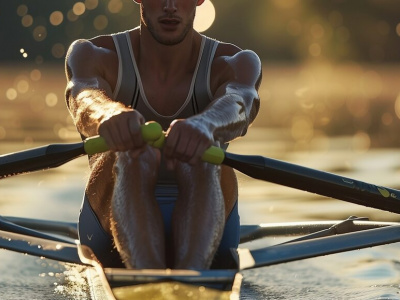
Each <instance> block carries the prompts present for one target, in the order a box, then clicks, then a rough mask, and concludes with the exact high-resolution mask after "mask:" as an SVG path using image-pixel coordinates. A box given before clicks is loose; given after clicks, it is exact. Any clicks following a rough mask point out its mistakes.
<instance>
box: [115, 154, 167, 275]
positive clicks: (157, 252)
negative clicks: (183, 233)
mask: <svg viewBox="0 0 400 300" xmlns="http://www.w3.org/2000/svg"><path fill="white" fill-rule="evenodd" d="M156 151H157V150H154V149H151V148H150V147H148V149H147V150H146V152H144V153H143V154H141V155H140V157H139V158H132V157H131V155H130V152H129V151H127V152H120V153H118V154H117V159H116V163H115V186H114V193H113V197H112V201H111V219H112V221H111V232H112V234H113V237H114V240H115V244H116V247H117V249H118V251H119V253H120V255H121V258H122V260H123V261H124V263H125V265H126V267H127V268H135V269H149V268H151V269H159V268H161V269H165V268H166V262H165V237H164V225H163V220H162V215H161V211H160V209H159V207H158V204H157V202H156V199H155V196H154V189H155V184H156V179H157V174H158V171H157V170H158V164H159V152H156Z"/></svg>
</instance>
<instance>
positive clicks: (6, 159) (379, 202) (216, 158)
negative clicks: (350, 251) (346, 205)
mask: <svg viewBox="0 0 400 300" xmlns="http://www.w3.org/2000/svg"><path fill="white" fill-rule="evenodd" d="M147 128H149V130H148V132H147ZM143 130H144V132H142V133H143V135H144V138H145V140H147V141H149V143H150V144H152V145H153V146H155V147H158V148H161V147H162V145H163V140H164V135H163V134H162V131H161V126H159V125H158V124H157V123H149V124H148V125H147V126H144V127H143ZM103 151H107V145H106V143H105V142H104V140H103V139H102V138H101V137H95V138H91V139H87V140H86V141H84V142H81V143H76V144H59V145H48V146H45V147H41V148H36V149H31V150H26V151H22V152H18V153H13V154H8V155H4V156H0V179H1V178H3V177H7V176H12V175H15V174H19V173H24V172H31V171H36V170H42V169H48V168H53V167H56V166H59V165H62V164H64V163H66V162H68V161H70V160H72V159H74V158H76V157H79V156H81V155H85V154H89V155H91V154H95V153H99V152H103ZM202 158H203V160H204V161H206V162H209V163H213V164H224V165H228V166H230V167H232V168H234V169H236V170H238V171H240V172H242V173H244V174H246V175H248V176H250V177H253V178H255V179H261V180H264V181H269V182H273V183H277V184H280V185H285V186H288V187H292V188H296V189H299V190H304V191H308V192H311V193H316V194H319V195H323V196H327V197H332V198H337V199H340V200H344V201H347V202H351V203H355V204H359V205H364V206H368V207H373V208H378V209H382V210H386V211H390V212H394V213H399V214H400V200H399V199H400V191H398V190H395V189H391V188H387V187H382V186H376V185H374V184H370V183H365V182H362V181H358V180H355V179H351V178H348V177H343V176H339V175H335V174H333V173H328V172H324V171H318V170H315V169H311V168H307V167H302V166H299V165H295V164H290V163H287V162H283V161H279V160H276V159H271V158H266V157H262V156H254V155H239V154H233V153H228V152H225V151H224V150H223V149H220V148H218V147H210V148H209V149H208V150H207V151H206V152H205V153H204V155H203V157H202Z"/></svg>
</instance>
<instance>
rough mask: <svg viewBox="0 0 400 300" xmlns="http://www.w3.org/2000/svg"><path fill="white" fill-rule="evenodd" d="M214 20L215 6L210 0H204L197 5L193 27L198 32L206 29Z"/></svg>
mask: <svg viewBox="0 0 400 300" xmlns="http://www.w3.org/2000/svg"><path fill="white" fill-rule="evenodd" d="M214 20H215V8H214V5H213V4H212V3H211V1H210V0H205V1H204V3H203V4H202V5H200V6H199V7H197V10H196V18H195V19H194V23H193V27H194V29H196V30H197V31H198V32H203V31H206V30H207V29H208V28H210V27H211V25H212V24H213V23H214Z"/></svg>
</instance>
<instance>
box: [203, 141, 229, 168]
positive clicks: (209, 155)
mask: <svg viewBox="0 0 400 300" xmlns="http://www.w3.org/2000/svg"><path fill="white" fill-rule="evenodd" d="M201 159H202V160H203V161H205V162H208V163H210V164H214V165H220V164H222V162H223V161H224V159H225V152H224V150H223V149H221V148H219V147H215V146H211V147H210V148H208V149H207V150H206V151H205V152H204V153H203V155H202V156H201Z"/></svg>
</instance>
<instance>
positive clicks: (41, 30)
mask: <svg viewBox="0 0 400 300" xmlns="http://www.w3.org/2000/svg"><path fill="white" fill-rule="evenodd" d="M46 37H47V29H46V27H44V26H42V25H39V26H37V27H36V28H35V29H34V30H33V38H34V39H35V41H38V42H41V41H43V40H45V39H46Z"/></svg>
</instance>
